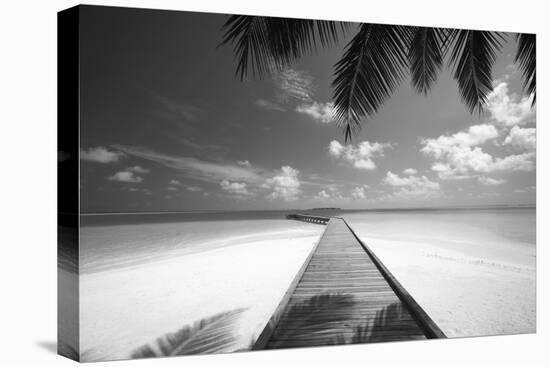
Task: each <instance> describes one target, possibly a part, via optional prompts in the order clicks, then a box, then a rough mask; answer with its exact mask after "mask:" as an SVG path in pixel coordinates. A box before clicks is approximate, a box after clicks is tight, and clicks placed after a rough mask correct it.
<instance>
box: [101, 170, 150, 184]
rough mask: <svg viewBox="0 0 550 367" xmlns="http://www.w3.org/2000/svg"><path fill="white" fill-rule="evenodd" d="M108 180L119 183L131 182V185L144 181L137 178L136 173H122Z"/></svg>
mask: <svg viewBox="0 0 550 367" xmlns="http://www.w3.org/2000/svg"><path fill="white" fill-rule="evenodd" d="M107 179H108V180H111V181H118V182H130V183H140V182H141V181H143V178H142V177H140V176H136V175H135V174H134V172H130V171H120V172H117V173H115V174H114V175H112V176H109V177H107Z"/></svg>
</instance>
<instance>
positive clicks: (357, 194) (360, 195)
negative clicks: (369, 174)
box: [351, 186, 367, 199]
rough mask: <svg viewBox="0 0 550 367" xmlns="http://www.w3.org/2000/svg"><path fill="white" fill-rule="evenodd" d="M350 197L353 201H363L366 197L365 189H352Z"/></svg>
mask: <svg viewBox="0 0 550 367" xmlns="http://www.w3.org/2000/svg"><path fill="white" fill-rule="evenodd" d="M351 196H352V197H353V198H354V199H365V198H366V197H367V195H366V194H365V188H364V187H359V186H358V187H354V188H353V190H351Z"/></svg>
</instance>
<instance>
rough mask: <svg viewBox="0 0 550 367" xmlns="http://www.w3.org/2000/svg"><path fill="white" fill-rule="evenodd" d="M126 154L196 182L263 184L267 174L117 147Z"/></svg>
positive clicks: (247, 168)
mask: <svg viewBox="0 0 550 367" xmlns="http://www.w3.org/2000/svg"><path fill="white" fill-rule="evenodd" d="M115 147H116V148H117V149H119V150H121V151H123V152H125V153H126V154H129V155H132V156H135V157H139V158H143V159H147V160H150V161H152V162H155V163H158V164H161V165H163V166H165V167H168V168H172V169H175V170H177V171H180V172H181V173H183V174H184V175H185V176H186V177H190V178H192V179H195V180H200V181H207V182H212V183H219V182H220V181H222V180H229V181H238V182H243V181H244V182H247V183H261V182H263V181H264V179H265V176H266V175H267V172H266V171H264V170H260V169H257V168H252V167H243V166H239V165H237V164H234V163H224V162H209V161H205V160H201V159H197V158H194V157H186V156H174V155H168V154H162V153H158V152H155V151H152V150H149V149H146V148H139V147H131V146H124V145H116V146H115Z"/></svg>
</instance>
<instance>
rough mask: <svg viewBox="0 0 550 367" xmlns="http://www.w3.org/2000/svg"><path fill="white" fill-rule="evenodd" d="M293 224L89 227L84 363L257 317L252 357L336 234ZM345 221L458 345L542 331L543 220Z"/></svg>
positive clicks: (146, 222) (515, 213)
mask: <svg viewBox="0 0 550 367" xmlns="http://www.w3.org/2000/svg"><path fill="white" fill-rule="evenodd" d="M288 212H289V211H256V212H223V213H222V212H217V213H212V212H209V213H208V212H204V213H156V214H113V215H82V216H81V230H80V273H81V286H80V294H81V339H82V346H81V350H83V351H84V354H85V358H84V359H85V360H89V361H92V360H102V359H107V358H109V359H110V358H114V359H116V358H127V357H128V356H131V353H132V351H134V350H135V349H136V348H137V347H139V346H141V345H143V344H146V343H147V342H148V341H154V340H155V339H156V338H157V337H159V336H161V335H162V334H163V333H168V332H173V331H175V330H176V329H178V327H179V326H181V325H182V324H188V323H191V322H193V321H196V320H198V319H200V318H202V317H206V316H209V315H212V314H214V313H216V312H220V311H224V310H228V309H237V308H238V309H247V310H249V312H248V314H247V315H248V316H246V317H244V318H243V320H244V321H243V323H242V325H241V328H240V330H241V334H242V335H241V336H242V337H241V342H242V345H241V349H246V347H247V343H249V342H250V338H253V336H254V335H255V334H257V332H258V330H259V329H261V326H262V325H264V324H265V322H266V321H267V318H268V317H269V315H270V313H271V312H272V310H273V308H274V307H276V305H277V304H278V301H279V300H280V298H281V297H282V295H283V294H284V291H285V290H286V287H287V286H288V283H289V282H290V281H291V279H292V278H293V277H294V275H295V273H296V271H297V270H298V269H299V267H300V265H301V264H302V263H303V261H304V260H305V258H306V257H307V254H308V253H309V251H310V250H311V248H312V247H313V245H314V244H315V242H316V241H317V240H318V238H319V236H320V234H321V233H322V231H323V229H324V227H323V226H320V225H315V224H309V223H302V222H297V221H291V220H286V219H285V214H287V213H288ZM331 214H335V213H331ZM338 215H340V216H343V217H344V218H345V219H346V220H347V221H348V223H349V224H350V225H351V227H352V228H353V229H354V230H355V232H356V233H357V235H358V236H359V237H360V238H361V239H362V240H363V241H364V242H365V243H366V244H367V245H368V246H369V247H371V249H372V250H373V251H374V252H375V253H376V254H377V256H378V257H379V258H380V259H381V260H382V261H383V262H384V264H385V265H386V266H387V268H388V269H389V270H390V271H391V272H392V273H393V274H394V276H395V277H396V278H397V279H398V281H399V282H400V283H401V284H402V285H403V286H404V287H405V288H406V289H407V290H408V291H409V293H410V294H411V295H412V296H413V297H414V298H415V299H416V300H417V302H418V303H419V304H420V305H421V306H422V307H423V308H424V309H425V310H426V312H427V313H428V314H429V315H430V316H431V317H432V318H433V319H434V321H435V322H436V323H437V324H438V325H439V326H440V327H441V329H442V330H443V331H444V332H445V333H446V334H447V336H449V337H465V336H479V335H496V334H515V333H529V332H534V331H535V325H536V291H535V284H536V238H535V232H536V220H535V218H536V215H535V209H534V208H498V209H441V210H383V211H340V212H338ZM152 311H153V312H152ZM121 341H122V342H121ZM86 356H87V357H86Z"/></svg>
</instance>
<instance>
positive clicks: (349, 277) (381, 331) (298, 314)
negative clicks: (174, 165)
mask: <svg viewBox="0 0 550 367" xmlns="http://www.w3.org/2000/svg"><path fill="white" fill-rule="evenodd" d="M291 219H298V220H301V219H302V218H295V217H293V218H291ZM308 221H309V220H308ZM313 223H315V222H313ZM376 260H377V261H379V260H378V259H376ZM384 272H388V273H389V271H388V270H387V269H385V268H383V269H381V267H380V264H378V263H376V261H373V257H372V256H371V254H369V251H368V250H367V249H366V248H365V245H364V244H363V243H361V242H360V241H359V239H358V238H357V237H356V236H355V234H354V233H353V231H352V230H351V229H350V228H349V226H348V225H347V223H346V222H345V221H344V220H343V219H342V218H337V217H333V218H330V220H329V221H328V222H327V227H326V229H325V232H324V233H323V235H322V237H321V240H320V241H319V243H318V244H317V246H315V248H314V249H313V251H312V253H311V254H310V256H309V259H308V261H307V262H306V264H304V267H303V269H301V272H300V274H299V279H296V281H295V282H293V284H292V289H289V291H291V294H287V295H285V296H286V297H285V298H286V299H285V302H284V304H281V305H280V307H279V309H278V314H277V317H276V320H277V321H276V323H271V324H270V329H269V337H266V336H267V335H265V333H263V334H264V335H263V338H262V339H263V340H262V341H261V347H260V348H254V349H274V348H292V347H305V346H322V345H334V344H355V343H369V342H381V341H401V340H418V339H426V338H430V337H434V336H433V333H431V330H426V327H425V325H426V322H424V323H422V322H419V320H418V318H419V315H418V312H417V311H418V310H416V309H415V308H414V307H420V306H418V305H417V304H416V302H414V303H413V306H414V307H412V308H411V306H410V305H409V303H408V302H409V301H410V299H412V297H411V296H410V295H409V294H408V293H406V294H405V295H403V294H399V293H398V292H396V286H395V284H393V283H391V282H392V281H393V280H395V279H394V278H393V276H391V274H389V276H388V274H385V273H384ZM399 286H400V285H399ZM398 290H400V289H398ZM405 292H406V291H405ZM287 293H288V292H287ZM409 298H410V299H409ZM413 301H414V300H413ZM422 312H423V311H422ZM420 316H421V317H424V316H425V317H428V316H427V315H425V313H423V314H421V315H420ZM428 319H429V317H428ZM427 323H428V324H429V325H431V324H430V323H433V321H431V319H429V320H428V322H427ZM433 325H435V324H433ZM435 327H436V328H437V326H435ZM437 330H439V329H437ZM439 331H440V330H439ZM435 337H445V336H444V334H443V333H440V334H437V336H435Z"/></svg>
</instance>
